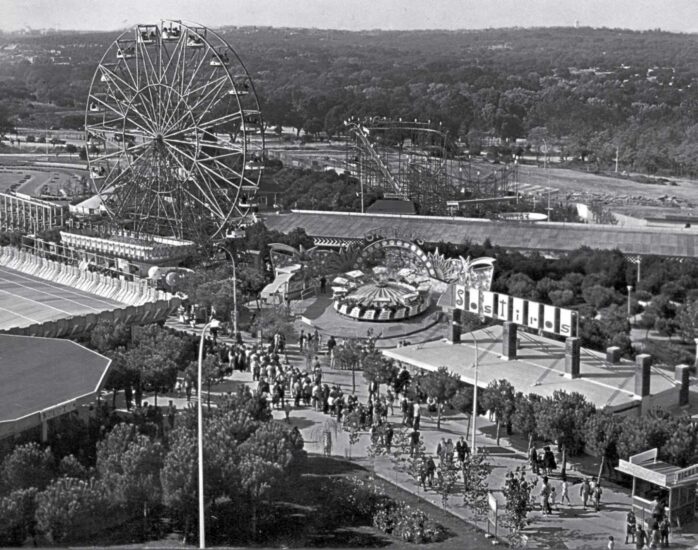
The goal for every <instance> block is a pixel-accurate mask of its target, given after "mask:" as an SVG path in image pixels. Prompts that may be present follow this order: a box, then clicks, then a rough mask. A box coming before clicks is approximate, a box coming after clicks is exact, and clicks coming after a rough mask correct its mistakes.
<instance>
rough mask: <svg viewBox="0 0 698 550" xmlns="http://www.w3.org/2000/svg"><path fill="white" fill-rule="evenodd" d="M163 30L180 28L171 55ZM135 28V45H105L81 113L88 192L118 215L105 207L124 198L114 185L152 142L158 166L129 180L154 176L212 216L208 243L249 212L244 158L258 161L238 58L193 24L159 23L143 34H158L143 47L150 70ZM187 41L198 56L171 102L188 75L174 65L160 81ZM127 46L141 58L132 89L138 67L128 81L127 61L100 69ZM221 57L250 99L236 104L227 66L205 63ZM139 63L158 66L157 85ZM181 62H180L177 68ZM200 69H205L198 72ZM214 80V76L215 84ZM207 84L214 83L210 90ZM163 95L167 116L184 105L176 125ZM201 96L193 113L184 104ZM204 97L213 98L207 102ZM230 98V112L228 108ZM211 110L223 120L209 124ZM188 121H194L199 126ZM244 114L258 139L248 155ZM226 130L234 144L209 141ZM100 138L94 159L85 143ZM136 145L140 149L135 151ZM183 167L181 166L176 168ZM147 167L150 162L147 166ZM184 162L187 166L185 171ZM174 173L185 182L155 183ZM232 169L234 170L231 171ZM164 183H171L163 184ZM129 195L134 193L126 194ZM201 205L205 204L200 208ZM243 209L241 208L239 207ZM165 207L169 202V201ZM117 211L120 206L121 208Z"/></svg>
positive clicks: (260, 144) (260, 143) (254, 105)
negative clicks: (195, 45) (97, 116)
mask: <svg viewBox="0 0 698 550" xmlns="http://www.w3.org/2000/svg"><path fill="white" fill-rule="evenodd" d="M165 25H170V27H169V28H170V29H172V25H178V28H179V38H178V39H177V42H176V44H175V45H174V46H173V47H172V48H171V51H168V50H167V49H166V48H165V47H164V46H163V44H164V39H163V38H162V34H160V33H161V32H162V31H163V30H164V29H165ZM141 27H147V26H146V25H137V26H136V27H135V32H136V39H135V40H131V39H130V38H129V33H130V31H126V32H124V33H121V34H120V35H119V36H118V37H117V38H116V39H115V40H114V41H113V42H112V43H111V44H110V45H109V47H108V48H107V50H106V51H105V53H104V54H103V55H102V57H101V59H100V61H99V64H98V66H97V68H96V70H95V72H94V74H93V77H92V81H91V83H90V91H89V94H88V102H87V105H86V108H85V133H86V141H87V143H88V154H87V163H88V170H90V176H91V180H92V184H93V187H94V189H95V191H96V192H97V194H98V195H99V196H100V197H102V200H103V203H104V204H105V208H106V209H107V210H108V211H109V213H110V214H112V215H116V214H117V212H116V210H119V207H116V208H114V207H113V203H112V204H111V205H110V204H109V199H111V198H113V196H114V195H118V194H119V193H124V192H123V191H122V190H120V189H121V188H122V187H125V186H126V185H127V184H124V183H121V182H120V179H122V178H126V177H129V175H130V174H131V173H133V172H135V171H134V169H133V166H134V164H135V163H138V162H141V161H143V160H144V159H147V158H148V156H147V155H146V152H145V151H143V150H144V149H148V147H150V146H151V145H152V144H153V143H155V141H156V140H157V146H158V150H159V152H160V155H161V159H160V163H159V165H157V166H156V167H155V168H152V167H151V168H149V170H144V169H143V167H140V168H141V170H140V172H139V173H138V174H136V176H135V177H141V178H142V177H147V176H148V175H150V176H153V174H154V173H155V172H157V182H158V184H163V185H164V186H165V187H166V186H167V185H172V186H179V188H178V193H180V194H181V195H182V196H185V197H186V196H187V195H188V196H189V199H190V200H191V201H198V202H199V203H201V204H200V205H199V206H200V207H201V208H203V209H207V210H208V211H210V213H211V214H212V215H213V216H214V218H213V222H214V223H215V226H217V227H216V230H215V232H214V234H213V235H211V237H213V236H215V235H217V234H218V233H220V232H221V231H223V230H224V229H225V228H226V227H229V226H230V224H231V222H233V221H234V220H236V219H238V220H240V219H244V217H245V215H246V214H247V213H248V211H249V209H250V207H249V206H246V203H248V199H247V196H249V195H253V194H254V193H255V192H256V190H257V188H258V186H259V179H260V177H259V176H260V175H259V173H255V172H254V171H253V170H251V169H249V168H248V162H249V161H250V159H251V158H254V159H257V158H263V157H264V127H263V122H262V117H261V109H260V107H259V99H258V97H257V94H256V89H255V87H254V83H253V81H252V78H251V77H250V75H249V71H248V70H247V68H246V67H245V65H244V63H243V62H242V60H241V59H240V56H239V55H238V53H237V51H236V50H235V49H234V48H233V47H232V46H231V45H230V44H229V43H228V42H227V41H226V40H224V39H223V38H222V37H221V36H220V35H219V34H218V33H216V32H215V31H211V30H210V29H207V28H206V27H203V26H196V24H193V23H190V22H186V23H185V22H182V21H178V20H172V19H162V20H161V21H160V23H159V25H157V26H156V25H152V26H149V27H152V28H155V29H156V30H157V31H158V32H157V33H155V34H154V36H155V39H154V40H151V41H150V44H154V43H155V42H157V50H156V52H155V54H156V55H157V56H158V57H157V59H156V61H155V62H154V61H153V59H152V58H151V57H150V54H149V53H148V50H147V45H145V44H141V43H140V42H139V40H138V32H139V30H140V29H141ZM192 34H193V35H195V36H196V37H197V38H198V39H199V41H200V46H199V47H200V48H202V51H203V52H205V53H203V54H201V55H198V61H197V65H196V68H195V69H194V70H193V72H192V73H191V76H190V77H189V80H188V82H187V83H186V89H185V88H184V87H180V90H179V92H177V93H176V95H175V90H174V87H175V84H177V85H180V84H183V83H184V80H183V79H185V78H187V76H188V73H187V72H186V71H187V70H188V69H189V67H186V68H184V69H182V72H181V75H180V73H179V72H178V71H179V66H178V65H177V66H176V67H175V68H174V69H173V71H174V72H173V75H172V80H171V81H170V82H165V83H163V79H164V77H165V75H166V74H167V71H168V70H169V69H170V66H171V64H172V63H173V60H174V59H175V55H177V56H178V57H177V61H176V63H177V64H179V62H180V59H186V53H183V51H184V49H185V48H186V47H187V44H188V43H187V41H188V39H189V37H190V35H192ZM207 34H210V35H211V36H212V37H213V38H215V40H217V41H218V42H217V43H215V42H214V40H213V39H209V38H207ZM120 41H121V42H120ZM129 43H130V44H131V48H132V50H131V51H132V52H133V53H131V54H130V55H131V58H133V57H134V56H137V54H138V52H139V51H140V50H144V51H145V52H146V53H145V55H143V54H142V62H143V67H144V73H143V78H144V81H139V76H140V75H139V73H138V71H139V68H140V65H139V64H138V63H139V61H138V60H137V61H136V63H135V64H134V65H135V66H134V67H133V69H134V71H135V72H136V75H137V76H136V77H135V78H134V75H133V72H132V71H131V66H130V65H129V63H128V59H127V58H126V57H122V58H121V59H120V60H117V62H116V63H114V64H112V65H108V64H107V60H108V58H109V55H110V54H112V53H113V52H116V57H117V59H118V57H119V53H121V54H122V56H126V54H125V53H123V52H124V50H123V49H121V48H122V46H123V45H124V44H129ZM163 49H165V53H166V54H167V56H168V58H167V60H166V65H165V68H164V70H163V68H162V53H163ZM176 51H179V53H177V54H175V52H176ZM220 51H222V52H224V55H226V56H227V55H228V54H232V58H233V59H234V60H235V61H236V62H237V65H236V66H235V69H236V71H237V72H238V74H239V73H240V72H242V74H243V75H244V80H243V82H244V83H246V84H247V83H249V90H247V88H246V91H245V95H246V96H247V95H249V97H251V100H249V99H246V100H245V102H244V103H243V100H242V95H243V94H242V93H239V92H238V91H237V85H236V83H235V80H234V75H233V74H232V72H231V68H232V64H231V65H230V66H229V65H226V64H223V65H222V66H221V65H218V64H217V63H214V61H213V60H212V59H213V58H212V57H211V55H212V54H213V55H215V56H216V59H218V60H219V61H220V57H219V53H218V52H220ZM155 54H154V55H155ZM146 56H147V58H148V60H147V63H148V64H149V65H150V69H151V70H152V71H156V65H155V63H157V64H158V65H157V69H158V70H160V71H162V72H159V73H157V77H158V78H157V80H156V79H154V78H151V76H152V75H149V74H148V72H147V71H148V66H147V64H146V59H145V58H146ZM192 57H193V58H195V57H196V54H192ZM226 59H227V57H226ZM119 61H121V62H123V67H122V69H121V73H120V74H119V75H117V74H116V70H115V69H118V67H119ZM184 62H185V61H182V64H183V65H184ZM209 65H210V67H214V66H215V67H216V68H217V69H216V70H215V71H210V70H208V69H206V68H204V67H208V68H209V69H210V67H209ZM124 67H125V69H124ZM202 68H204V69H203V71H202ZM200 71H201V72H200ZM126 73H128V78H130V82H129V81H128V78H127V77H126ZM204 73H206V74H208V73H210V75H209V76H208V77H207V78H206V79H204V80H202V82H203V84H202V85H200V86H199V87H198V88H196V87H195V88H193V89H192V85H193V84H194V83H195V82H197V81H195V78H196V77H197V74H199V75H203V74H204ZM215 73H218V74H219V75H221V76H218V77H216V78H215V79H214V74H215ZM175 77H181V79H182V80H181V81H180V80H177V81H175ZM199 78H201V76H200V77H199ZM117 79H118V80H120V81H121V82H120V84H117V83H116V82H117ZM100 81H101V82H106V86H100V87H98V86H97V83H98V82H100ZM212 81H213V82H214V83H213V84H212ZM121 86H123V88H124V89H125V90H126V91H124V89H122V88H121ZM115 88H118V89H119V92H118V95H120V99H115V96H116V95H117V92H116V91H115ZM223 89H225V92H222V90H223ZM163 91H166V93H167V105H166V108H165V111H168V110H169V107H170V106H171V104H172V101H175V102H177V105H176V106H177V107H179V103H184V107H183V108H182V109H181V110H182V113H183V114H181V116H180V117H179V118H176V116H175V113H176V112H177V111H176V109H172V112H171V113H170V114H166V118H165V115H163V113H162V107H163V104H162V101H163V100H162V99H161V97H160V94H161V93H162V92H163ZM204 91H205V92H206V94H207V96H206V97H204V98H203V99H200V100H199V102H198V103H197V104H195V105H194V106H193V107H191V106H189V105H188V104H187V103H186V102H187V101H189V99H190V98H189V96H190V95H193V96H194V97H195V98H196V97H197V95H196V94H203V93H204ZM98 93H103V94H108V95H107V98H100V97H98V95H97V94H98ZM146 94H147V96H148V97H149V100H150V103H148V101H147V100H146V101H144V100H143V98H144V97H145V96H146ZM173 96H174V99H173ZM208 96H212V99H210V98H209V97H208ZM155 97H158V101H159V102H158V103H157V104H156V101H155ZM231 97H232V105H233V106H234V107H233V108H231ZM209 99H210V100H209ZM109 100H111V102H110V101H109ZM207 100H209V101H208V103H207V104H206V108H205V109H203V110H202V111H197V109H199V108H200V107H201V106H202V104H203V102H204V101H207ZM137 101H138V102H139V103H137ZM91 102H94V103H95V109H94V111H96V112H97V113H99V112H100V111H105V112H106V110H107V109H108V110H109V111H110V116H111V118H110V119H109V120H108V121H107V119H106V116H103V117H102V121H101V122H99V121H98V122H94V121H93V120H92V119H91V111H92V110H93V109H92V108H91V107H92V103H91ZM100 104H101V105H100ZM218 104H222V107H223V109H224V111H223V112H224V114H223V116H218V117H215V118H208V115H209V113H211V112H213V108H215V107H216V105H218ZM141 109H142V111H141ZM193 113H196V114H197V116H198V118H196V117H195V116H194V115H193ZM250 113H252V114H253V115H254V116H255V117H256V120H257V124H258V131H259V140H257V142H256V143H255V145H254V147H252V146H250V143H251V140H249V139H248V135H247V134H248V124H250V122H249V121H248V116H249V114H250ZM189 119H191V120H189ZM185 123H186V124H185ZM231 123H232V124H233V125H234V124H237V125H238V126H239V129H238V130H237V132H236V138H234V137H233V134H230V139H229V140H219V139H218V138H217V136H216V134H215V132H216V129H217V128H221V127H223V126H224V125H226V124H231ZM100 132H101V136H103V137H102V138H101V139H102V141H103V142H104V150H103V151H100V150H99V149H98V152H97V153H95V152H94V151H92V146H93V144H92V139H93V137H94V136H96V135H97V137H96V138H95V141H96V142H97V143H99V141H100V137H99V135H98V134H99V133H100ZM119 135H120V136H121V137H120V139H116V137H115V136H119ZM207 135H208V136H209V139H208V140H207V139H206V137H207ZM107 136H111V137H112V138H113V141H118V142H120V145H119V146H117V147H116V148H115V150H114V148H112V150H109V149H108V147H107V145H106V143H107V141H108V137H107ZM192 136H193V137H192ZM139 140H140V141H141V143H138V141H139ZM95 147H96V146H95ZM136 153H138V156H135V154H136ZM183 159H184V160H185V162H181V161H182V160H183ZM236 159H237V160H238V161H239V162H238V163H237V164H233V163H232V161H233V160H236ZM149 160H151V161H152V159H149ZM122 162H123V167H122ZM186 162H189V163H190V164H189V165H187V164H186ZM105 165H106V167H107V169H108V171H106V170H105V173H101V175H100V174H97V175H95V176H93V175H92V172H93V167H97V168H100V167H101V168H104V166H105ZM175 165H177V166H176V170H177V171H178V172H181V173H182V174H184V176H179V177H180V178H182V181H179V180H177V178H174V177H171V175H170V176H167V175H162V174H163V172H165V171H166V170H171V169H172V168H173V167H174V166H175ZM235 166H239V167H238V168H237V169H235ZM154 170H155V172H154ZM115 171H116V172H117V173H116V174H114V172H115ZM168 177H169V178H170V179H169V180H168ZM100 180H101V181H100ZM178 181H179V183H178ZM185 183H186V184H187V185H185ZM131 187H135V184H134V185H131ZM190 187H191V188H192V189H195V190H196V193H194V194H192V193H190V192H189V193H188V191H190ZM182 188H184V191H182ZM167 192H168V190H167V189H165V190H163V189H162V188H158V189H156V190H153V191H152V194H153V195H154V199H153V200H154V201H160V202H161V203H162V197H164V196H166V194H167ZM170 192H171V193H173V192H174V191H173V190H170ZM132 193H133V190H131V194H132ZM145 193H146V191H144V195H145ZM233 194H234V197H233V199H232V200H228V201H227V202H223V199H221V198H220V197H223V198H227V197H229V196H230V195H233ZM126 196H127V197H129V194H128V193H126ZM202 197H203V198H204V200H201V199H202ZM243 201H245V202H244V203H243ZM170 202H172V201H171V200H170ZM123 204H127V203H125V202H124V203H123ZM123 204H122V206H121V207H120V209H121V211H120V213H123V208H124V206H123ZM127 206H128V205H127ZM152 207H153V205H152V204H151V205H149V206H147V207H146V208H152ZM158 208H162V212H167V211H168V208H167V207H166V205H163V204H161V205H160V206H158ZM172 211H173V212H175V206H174V205H173V206H172Z"/></svg>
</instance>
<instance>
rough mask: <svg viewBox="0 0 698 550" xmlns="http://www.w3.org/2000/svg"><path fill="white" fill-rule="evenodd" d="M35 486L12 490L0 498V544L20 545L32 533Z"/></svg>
mask: <svg viewBox="0 0 698 550" xmlns="http://www.w3.org/2000/svg"><path fill="white" fill-rule="evenodd" d="M36 493H37V490H36V489H35V488H33V487H32V488H31V489H20V490H18V491H13V492H12V493H10V494H9V495H8V496H6V497H3V498H1V499H0V545H2V546H21V545H22V544H23V543H24V541H25V539H26V538H27V536H28V535H33V534H34V513H35V510H36Z"/></svg>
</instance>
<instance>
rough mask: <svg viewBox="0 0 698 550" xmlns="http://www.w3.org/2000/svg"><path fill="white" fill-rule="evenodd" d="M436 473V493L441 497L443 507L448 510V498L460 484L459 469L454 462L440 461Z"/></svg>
mask: <svg viewBox="0 0 698 550" xmlns="http://www.w3.org/2000/svg"><path fill="white" fill-rule="evenodd" d="M436 473H437V482H436V492H438V493H439V495H440V496H441V506H442V507H444V508H446V505H447V504H448V498H449V497H450V496H451V493H452V492H453V489H454V487H455V486H456V483H457V482H458V467H457V466H456V464H454V462H453V460H439V462H438V464H437V466H436Z"/></svg>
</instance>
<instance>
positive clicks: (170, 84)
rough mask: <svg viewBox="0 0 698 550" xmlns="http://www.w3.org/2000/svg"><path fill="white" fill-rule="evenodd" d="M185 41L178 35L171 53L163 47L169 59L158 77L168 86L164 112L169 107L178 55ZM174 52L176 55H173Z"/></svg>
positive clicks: (179, 55) (177, 66)
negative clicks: (168, 76)
mask: <svg viewBox="0 0 698 550" xmlns="http://www.w3.org/2000/svg"><path fill="white" fill-rule="evenodd" d="M182 34H184V33H182ZM185 43H186V39H184V38H183V37H180V39H179V41H178V42H177V45H176V46H175V47H174V49H173V51H172V54H171V55H170V54H169V52H168V50H167V49H165V51H166V52H168V56H169V59H168V60H167V65H166V66H165V68H164V70H163V72H162V76H161V77H160V81H161V82H162V83H164V84H165V85H166V86H167V87H168V89H167V100H166V101H167V108H166V109H165V112H166V113H167V112H169V107H170V104H171V101H172V93H173V92H174V91H175V86H174V84H175V80H176V76H177V71H178V69H179V60H180V57H181V55H182V51H183V50H184V44H185ZM175 53H176V55H175ZM175 59H176V61H175V64H174V69H173V75H172V79H171V80H168V79H167V75H168V73H169V72H170V66H171V65H172V62H173V61H174V60H175Z"/></svg>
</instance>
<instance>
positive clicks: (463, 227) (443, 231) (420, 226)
mask: <svg viewBox="0 0 698 550" xmlns="http://www.w3.org/2000/svg"><path fill="white" fill-rule="evenodd" d="M264 223H265V224H266V225H267V227H269V229H274V230H277V231H281V232H284V233H288V232H290V231H292V230H294V229H296V228H303V229H305V231H306V233H307V234H308V235H310V236H311V237H316V238H325V239H363V238H365V237H366V235H368V234H376V233H381V234H382V235H383V236H384V237H395V236H400V237H402V238H410V239H420V240H423V241H425V242H428V243H438V242H440V241H446V242H451V243H456V244H461V243H462V244H464V243H467V242H475V243H482V242H484V241H485V239H489V240H490V242H491V243H492V244H493V245H497V246H502V247H504V248H509V249H518V250H540V251H542V252H543V251H558V252H565V251H570V250H576V249H578V248H579V247H580V246H588V247H590V248H594V249H601V250H612V249H619V250H620V251H621V252H623V253H625V254H633V255H659V256H671V257H679V258H695V257H696V256H698V234H697V233H692V232H688V231H682V230H680V229H674V228H659V227H619V226H608V225H589V224H578V223H557V222H550V223H526V222H505V221H491V220H483V219H473V218H451V217H445V216H438V217H437V216H409V215H397V214H358V213H348V212H323V211H308V210H293V211H291V212H290V213H287V214H276V215H269V216H265V218H264Z"/></svg>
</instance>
